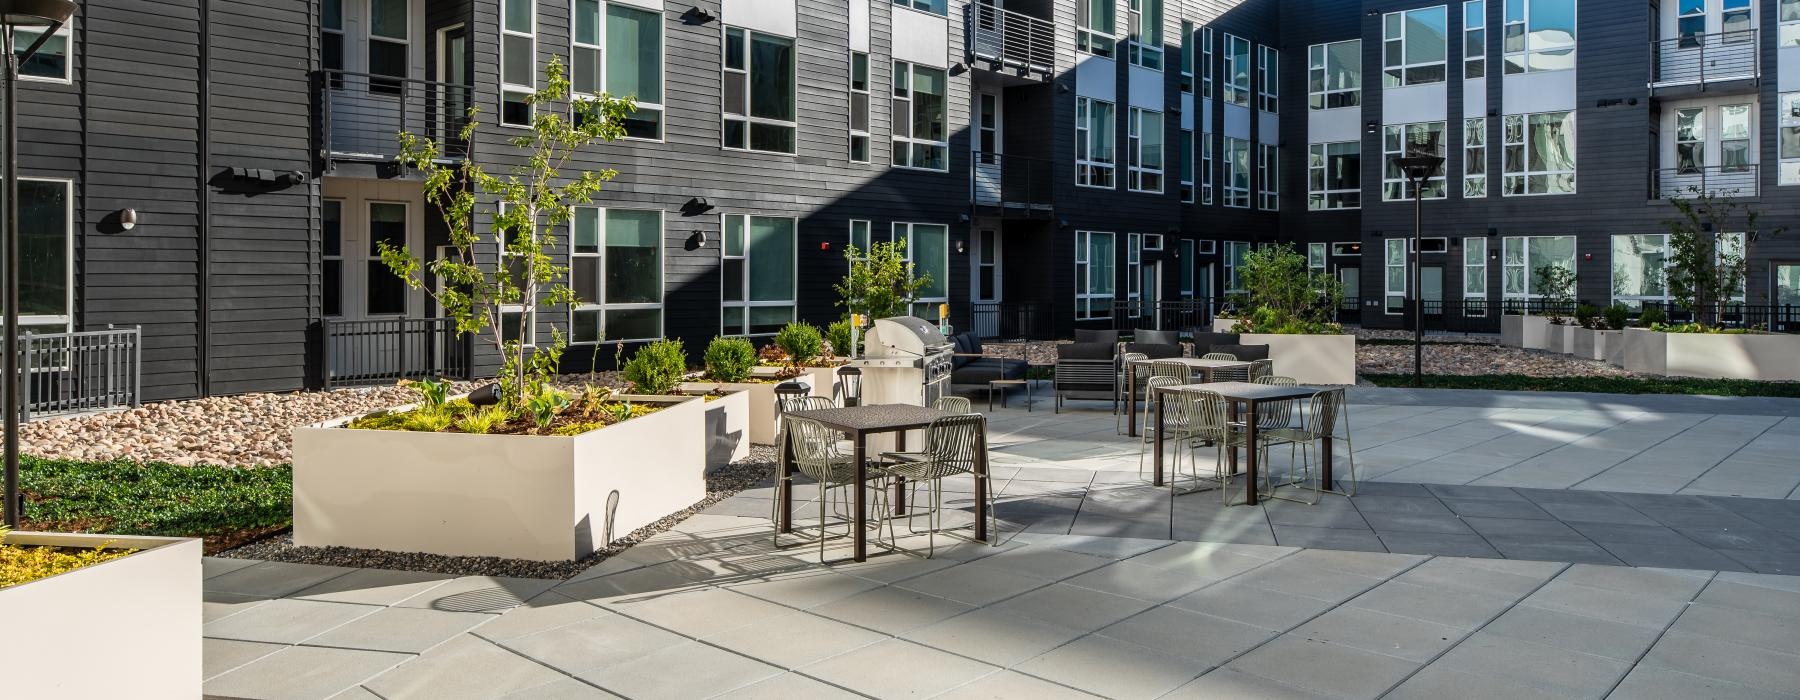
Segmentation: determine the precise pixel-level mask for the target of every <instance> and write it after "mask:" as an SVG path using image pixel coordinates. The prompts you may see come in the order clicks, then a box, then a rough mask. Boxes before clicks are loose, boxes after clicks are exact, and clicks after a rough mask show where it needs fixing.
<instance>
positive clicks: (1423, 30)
mask: <svg viewBox="0 0 1800 700" xmlns="http://www.w3.org/2000/svg"><path fill="white" fill-rule="evenodd" d="M1515 1H1521V2H1522V1H1523V0H1515ZM1445 10H1446V7H1445V6H1444V5H1438V6H1437V7H1425V8H1420V9H1417V10H1407V11H1405V12H1390V13H1388V14H1386V15H1382V17H1381V69H1382V73H1381V84H1382V86H1384V87H1400V86H1402V85H1423V84H1426V83H1441V82H1443V81H1444V60H1445V59H1444V55H1445V42H1446V41H1447V39H1446V34H1445V19H1444V15H1445Z"/></svg>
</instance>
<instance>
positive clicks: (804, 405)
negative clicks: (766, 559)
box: [769, 396, 849, 543]
mask: <svg viewBox="0 0 1800 700" xmlns="http://www.w3.org/2000/svg"><path fill="white" fill-rule="evenodd" d="M775 406H776V409H777V410H778V412H779V414H780V415H782V416H786V415H787V414H789V413H793V412H794V411H817V410H822V409H827V408H837V404H836V403H834V402H833V401H832V400H831V399H828V398H825V397H823V396H796V397H791V398H778V399H776V400H775ZM777 428H778V429H777V430H776V431H775V498H774V499H773V500H774V502H773V503H770V504H769V521H770V522H773V523H775V538H776V541H777V543H779V541H780V539H781V517H780V516H781V491H782V489H791V488H793V487H794V477H793V476H792V475H790V474H782V473H781V464H782V462H784V461H786V460H787V431H788V426H787V420H786V419H785V418H783V419H782V420H781V423H780V424H779V425H778V426H777ZM845 459H849V458H848V457H846V458H845Z"/></svg>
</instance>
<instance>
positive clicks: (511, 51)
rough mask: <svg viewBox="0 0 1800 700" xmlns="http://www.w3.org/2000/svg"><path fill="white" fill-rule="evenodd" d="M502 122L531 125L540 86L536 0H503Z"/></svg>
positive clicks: (501, 25) (501, 54)
mask: <svg viewBox="0 0 1800 700" xmlns="http://www.w3.org/2000/svg"><path fill="white" fill-rule="evenodd" d="M500 15H501V16H500V123H501V124H504V125H507V126H530V125H531V101H530V98H531V94H532V92H534V91H535V90H537V3H536V2H535V0H500Z"/></svg>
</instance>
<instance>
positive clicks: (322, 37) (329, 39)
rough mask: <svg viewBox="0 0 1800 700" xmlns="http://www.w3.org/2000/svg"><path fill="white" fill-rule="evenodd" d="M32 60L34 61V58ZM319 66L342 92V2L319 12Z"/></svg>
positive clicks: (331, 1)
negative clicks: (331, 73) (330, 72)
mask: <svg viewBox="0 0 1800 700" xmlns="http://www.w3.org/2000/svg"><path fill="white" fill-rule="evenodd" d="M13 31H14V37H15V40H17V38H18V37H19V34H18V32H19V31H21V30H17V29H15V30H13ZM26 46H30V44H26ZM44 46H45V47H48V46H49V44H48V43H46V44H44ZM40 51H41V49H40ZM33 60H36V59H35V58H34V59H33ZM28 65H30V63H27V64H25V65H22V66H20V67H19V73H20V76H21V77H23V75H24V73H25V68H26V66H28ZM319 66H320V67H322V68H324V69H325V70H327V71H340V72H339V73H337V74H333V75H331V76H330V81H331V87H332V89H334V90H342V89H343V88H344V76H343V74H342V73H341V71H343V70H344V1H343V0H325V2H324V5H323V6H322V7H321V8H320V10H319ZM62 73H63V74H64V75H67V66H64V70H63V71H62Z"/></svg>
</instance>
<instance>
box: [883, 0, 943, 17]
mask: <svg viewBox="0 0 1800 700" xmlns="http://www.w3.org/2000/svg"><path fill="white" fill-rule="evenodd" d="M894 4H895V5H898V6H900V7H904V8H906V9H909V10H916V11H918V12H924V13H926V14H932V15H937V16H939V17H948V16H950V5H949V3H948V2H944V1H943V0H913V1H912V2H908V0H894ZM940 5H941V6H940Z"/></svg>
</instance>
